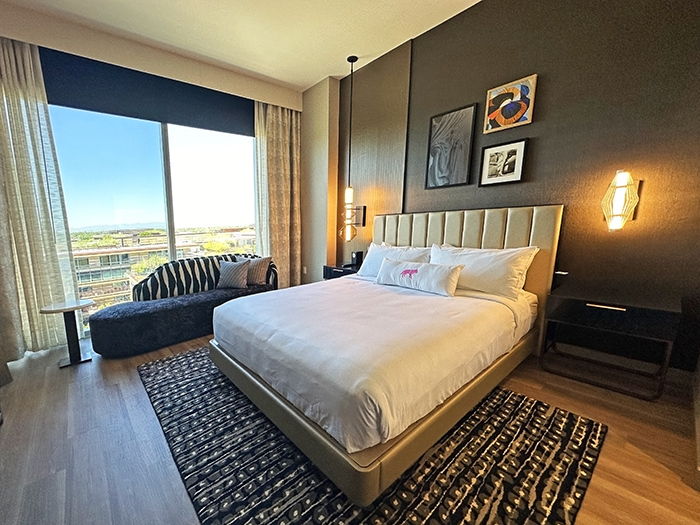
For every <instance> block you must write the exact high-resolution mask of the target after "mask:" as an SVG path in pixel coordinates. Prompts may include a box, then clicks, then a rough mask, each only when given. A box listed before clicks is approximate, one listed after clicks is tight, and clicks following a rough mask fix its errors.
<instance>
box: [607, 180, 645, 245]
mask: <svg viewBox="0 0 700 525" xmlns="http://www.w3.org/2000/svg"><path fill="white" fill-rule="evenodd" d="M638 203H639V193H638V192H637V185H636V184H635V181H634V179H632V176H631V175H630V174H629V172H627V171H623V170H618V171H617V173H616V174H615V178H613V180H612V182H611V183H610V186H608V190H607V191H606V192H605V196H604V197H603V200H602V201H601V203H600V205H601V207H602V208H603V214H604V215H605V220H606V221H607V223H608V230H609V231H617V230H621V229H622V227H623V226H624V225H625V223H626V222H627V221H628V220H630V219H632V215H633V214H634V209H635V207H636V206H637V204H638Z"/></svg>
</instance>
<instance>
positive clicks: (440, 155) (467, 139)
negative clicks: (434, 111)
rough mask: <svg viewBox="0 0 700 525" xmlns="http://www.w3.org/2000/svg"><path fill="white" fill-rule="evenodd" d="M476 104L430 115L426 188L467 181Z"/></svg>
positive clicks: (455, 184) (442, 186) (454, 184)
mask: <svg viewBox="0 0 700 525" xmlns="http://www.w3.org/2000/svg"><path fill="white" fill-rule="evenodd" d="M475 113H476V104H472V105H471V106H467V107H464V108H460V109H457V110H453V111H448V112H447V113H442V114H440V115H435V116H434V117H432V118H431V119H430V139H429V141H428V144H429V146H428V169H427V174H426V178H425V187H426V189H431V188H445V187H447V186H457V185H459V184H468V183H469V164H470V162H471V152H472V138H473V136H474V114H475Z"/></svg>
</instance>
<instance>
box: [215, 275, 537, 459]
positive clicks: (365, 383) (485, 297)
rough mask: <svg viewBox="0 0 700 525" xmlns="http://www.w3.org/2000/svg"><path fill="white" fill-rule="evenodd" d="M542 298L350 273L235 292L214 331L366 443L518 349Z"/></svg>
mask: <svg viewBox="0 0 700 525" xmlns="http://www.w3.org/2000/svg"><path fill="white" fill-rule="evenodd" d="M536 302H537V297H536V296H535V295H533V294H530V293H528V292H522V293H521V295H520V296H519V298H518V300H517V301H516V300H511V299H507V298H505V297H499V296H496V295H489V294H485V293H479V292H469V291H466V290H458V291H457V295H456V296H455V297H443V296H438V295H433V294H429V293H425V292H420V291H415V290H409V289H405V288H399V287H395V286H382V285H378V284H374V283H373V282H372V281H371V280H368V279H365V278H361V277H356V276H349V277H342V278H339V279H332V280H329V281H323V282H318V283H313V284H308V285H303V286H297V287H293V288H287V289H283V290H277V291H274V292H266V293H263V294H256V295H251V296H246V297H239V298H237V299H234V300H232V301H229V302H228V303H225V304H223V305H221V306H219V307H217V308H216V309H215V310H214V338H215V339H216V341H217V342H218V343H219V345H220V346H221V348H222V349H224V350H225V351H226V352H228V353H229V354H231V355H232V356H233V357H235V358H236V359H237V360H238V361H240V362H241V363H242V364H244V365H245V366H247V367H248V368H250V369H251V370H253V371H254V372H256V373H257V374H258V375H259V376H260V377H262V379H264V380H265V381H266V382H267V383H268V384H269V385H270V386H272V388H274V389H275V390H276V391H277V392H279V393H280V394H282V395H283V396H284V397H286V398H287V399H288V400H289V401H290V402H291V403H292V404H294V405H295V406H296V407H297V408H299V409H300V410H301V411H302V412H303V413H304V414H306V416H307V417H309V418H310V419H312V420H313V421H315V422H316V423H318V424H319V425H320V426H321V427H322V428H324V429H325V430H326V431H327V432H328V433H329V434H330V435H331V436H332V437H333V438H335V439H336V440H337V441H338V442H339V443H340V444H341V445H342V446H343V447H344V448H345V449H346V450H347V451H348V452H356V451H358V450H362V449H365V448H367V447H371V446H373V445H376V444H378V443H381V442H385V441H387V440H389V439H391V438H393V437H395V436H397V435H399V434H400V433H401V432H403V430H405V429H406V428H407V427H408V426H409V425H411V424H412V423H413V422H415V421H417V420H418V419H420V418H421V417H423V416H425V415H426V414H428V413H429V412H430V411H431V410H432V409H433V408H435V407H436V406H438V405H439V404H440V403H442V402H443V401H445V400H446V399H447V398H448V397H449V396H450V395H452V394H453V393H454V392H456V391H457V390H458V389H459V388H460V387H461V386H462V385H464V384H465V383H467V382H468V381H469V380H471V379H472V378H473V377H475V376H476V375H477V374H478V373H479V372H480V371H481V370H483V369H484V368H486V367H487V366H488V365H489V364H491V363H492V362H493V361H494V360H495V359H496V358H498V357H499V356H500V355H502V354H504V353H506V352H508V350H510V349H511V348H512V346H513V345H514V344H515V343H516V342H517V341H518V340H519V339H520V338H521V337H522V336H523V335H524V334H526V333H527V332H528V331H529V330H530V328H531V327H532V325H533V323H534V320H535V315H533V313H536Z"/></svg>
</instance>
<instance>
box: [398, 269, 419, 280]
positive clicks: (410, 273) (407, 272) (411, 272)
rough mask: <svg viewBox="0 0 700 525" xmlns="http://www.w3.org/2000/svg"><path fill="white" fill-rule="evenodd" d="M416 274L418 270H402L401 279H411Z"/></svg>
mask: <svg viewBox="0 0 700 525" xmlns="http://www.w3.org/2000/svg"><path fill="white" fill-rule="evenodd" d="M417 273H418V268H413V269H412V270H404V271H403V272H401V277H406V276H407V277H408V278H409V279H412V278H413V276H414V275H415V274H417Z"/></svg>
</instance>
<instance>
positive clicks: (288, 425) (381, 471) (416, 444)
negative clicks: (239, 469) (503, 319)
mask: <svg viewBox="0 0 700 525" xmlns="http://www.w3.org/2000/svg"><path fill="white" fill-rule="evenodd" d="M562 213H563V206H561V205H551V206H532V207H522V208H500V209H487V210H462V211H447V212H430V213H414V214H397V215H378V216H376V217H375V218H374V233H373V241H374V242H375V243H381V242H382V241H385V242H387V243H389V244H393V245H399V246H402V245H411V246H431V245H432V244H442V243H447V244H451V245H453V246H463V247H472V248H517V247H522V246H538V247H539V248H540V251H539V252H538V253H537V255H536V256H535V259H534V260H533V262H532V265H531V266H530V269H529V270H528V274H527V280H526V282H525V289H526V290H528V291H530V292H533V293H535V294H537V296H538V299H539V307H538V316H537V321H536V322H535V326H534V327H533V329H532V330H531V331H530V332H528V333H527V334H526V335H525V336H523V338H522V339H521V340H520V341H518V343H516V345H515V346H514V347H513V349H512V350H511V351H510V352H508V353H507V354H505V355H503V356H501V357H500V358H499V359H497V360H496V361H495V362H494V363H493V364H492V365H491V366H490V367H489V368H487V369H486V370H484V371H482V372H481V373H480V374H479V375H478V376H476V377H475V378H474V379H473V380H472V381H470V382H469V383H468V384H466V385H465V386H463V387H462V388H461V389H460V390H458V391H457V392H455V393H454V394H453V395H452V396H451V397H450V398H449V399H448V400H447V401H445V402H444V403H443V404H441V405H440V406H438V407H436V408H435V409H434V410H433V411H432V412H430V413H429V414H428V415H427V416H425V417H423V418H422V419H420V420H419V421H417V422H415V423H414V424H412V425H411V426H410V427H408V428H407V429H406V430H405V431H404V432H403V433H402V434H400V435H399V436H397V437H395V438H393V439H391V440H390V441H388V442H386V443H381V444H379V445H375V446H373V447H370V448H368V449H365V450H361V451H359V452H354V453H352V454H349V453H348V452H347V451H346V450H345V449H344V448H343V447H342V446H341V445H340V444H338V442H337V441H335V440H334V439H333V438H331V437H330V436H329V435H328V434H327V433H326V432H325V431H324V430H323V429H322V428H321V427H320V426H318V425H317V424H316V423H314V422H312V421H311V420H309V419H308V418H307V417H306V416H304V414H303V413H302V412H301V411H300V410H299V409H297V408H296V407H295V406H293V405H292V404H291V403H290V402H289V401H287V400H286V399H285V398H284V397H282V396H281V395H279V394H278V393H277V392H276V391H274V390H272V389H271V388H270V387H269V385H267V383H265V381H263V380H262V379H261V378H260V377H259V376H258V375H257V374H255V373H254V372H253V371H251V370H249V369H248V368H247V367H245V366H244V365H242V364H241V363H239V362H238V361H237V360H236V359H234V358H233V357H231V356H230V355H229V354H228V353H227V352H225V351H224V350H223V349H221V348H220V347H219V345H218V343H217V342H216V341H215V340H212V341H211V342H210V343H209V346H210V348H211V359H212V361H214V363H215V364H216V365H217V366H218V367H219V368H220V369H221V370H222V371H223V372H224V373H225V374H226V375H227V376H228V377H229V378H230V379H231V381H233V383H234V384H235V385H236V386H237V387H238V388H239V389H240V390H241V391H242V392H243V393H244V394H246V396H248V398H249V399H250V400H251V401H252V402H253V403H254V404H255V405H257V407H258V408H259V409H260V410H261V411H262V412H263V413H264V414H265V415H266V416H267V417H268V418H270V420H272V422H273V423H275V424H276V425H277V427H279V429H280V430H281V431H282V432H284V434H285V435H286V436H287V437H288V438H289V439H290V440H291V441H292V442H293V443H294V444H295V445H296V446H297V447H298V448H299V449H300V450H301V451H302V452H303V453H304V454H305V455H306V456H307V457H308V458H309V459H310V460H311V461H312V462H313V463H314V464H315V465H316V466H317V467H318V468H319V469H321V471H323V473H324V474H326V475H327V476H328V477H329V478H330V479H331V480H332V481H333V483H335V484H336V485H337V486H338V488H340V489H341V490H342V491H343V492H344V493H345V494H347V496H348V497H349V498H350V500H352V501H353V502H354V503H356V504H358V505H361V506H367V505H369V504H370V503H372V502H373V501H374V500H375V499H376V498H377V497H378V496H379V495H380V494H381V493H382V492H384V490H385V489H386V488H387V487H389V485H391V483H393V482H394V481H395V480H396V479H397V478H398V477H399V476H401V474H403V472H404V471H406V469H408V468H409V467H410V466H411V465H412V464H413V463H415V462H416V461H417V460H418V459H419V458H420V457H421V456H422V455H423V454H424V453H425V451H427V450H428V449H429V448H430V447H431V446H433V445H434V444H435V442H437V441H438V440H439V439H440V438H441V437H442V436H443V435H444V434H445V433H446V432H447V431H448V430H449V429H450V428H452V427H453V426H454V425H455V424H456V423H457V422H458V421H459V420H460V419H461V418H462V417H463V416H464V415H465V414H466V413H467V412H468V411H469V410H470V409H472V408H473V407H474V406H476V405H477V404H478V403H479V401H481V399H483V398H484V397H485V396H486V395H487V394H488V393H489V392H490V391H491V390H492V389H493V388H494V387H496V386H497V385H498V384H499V383H500V382H501V381H502V380H503V379H504V378H505V377H506V376H508V374H510V373H511V372H512V371H513V369H514V368H515V367H516V366H518V365H519V364H520V363H521V362H522V361H523V360H524V359H525V358H526V357H527V356H528V355H530V354H531V353H532V352H538V351H539V349H540V348H541V341H542V331H543V330H542V328H543V322H544V310H545V305H546V300H547V295H548V294H549V291H550V289H551V282H552V274H553V272H554V263H555V260H556V252H557V244H558V242H559V231H560V227H561V218H562Z"/></svg>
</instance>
